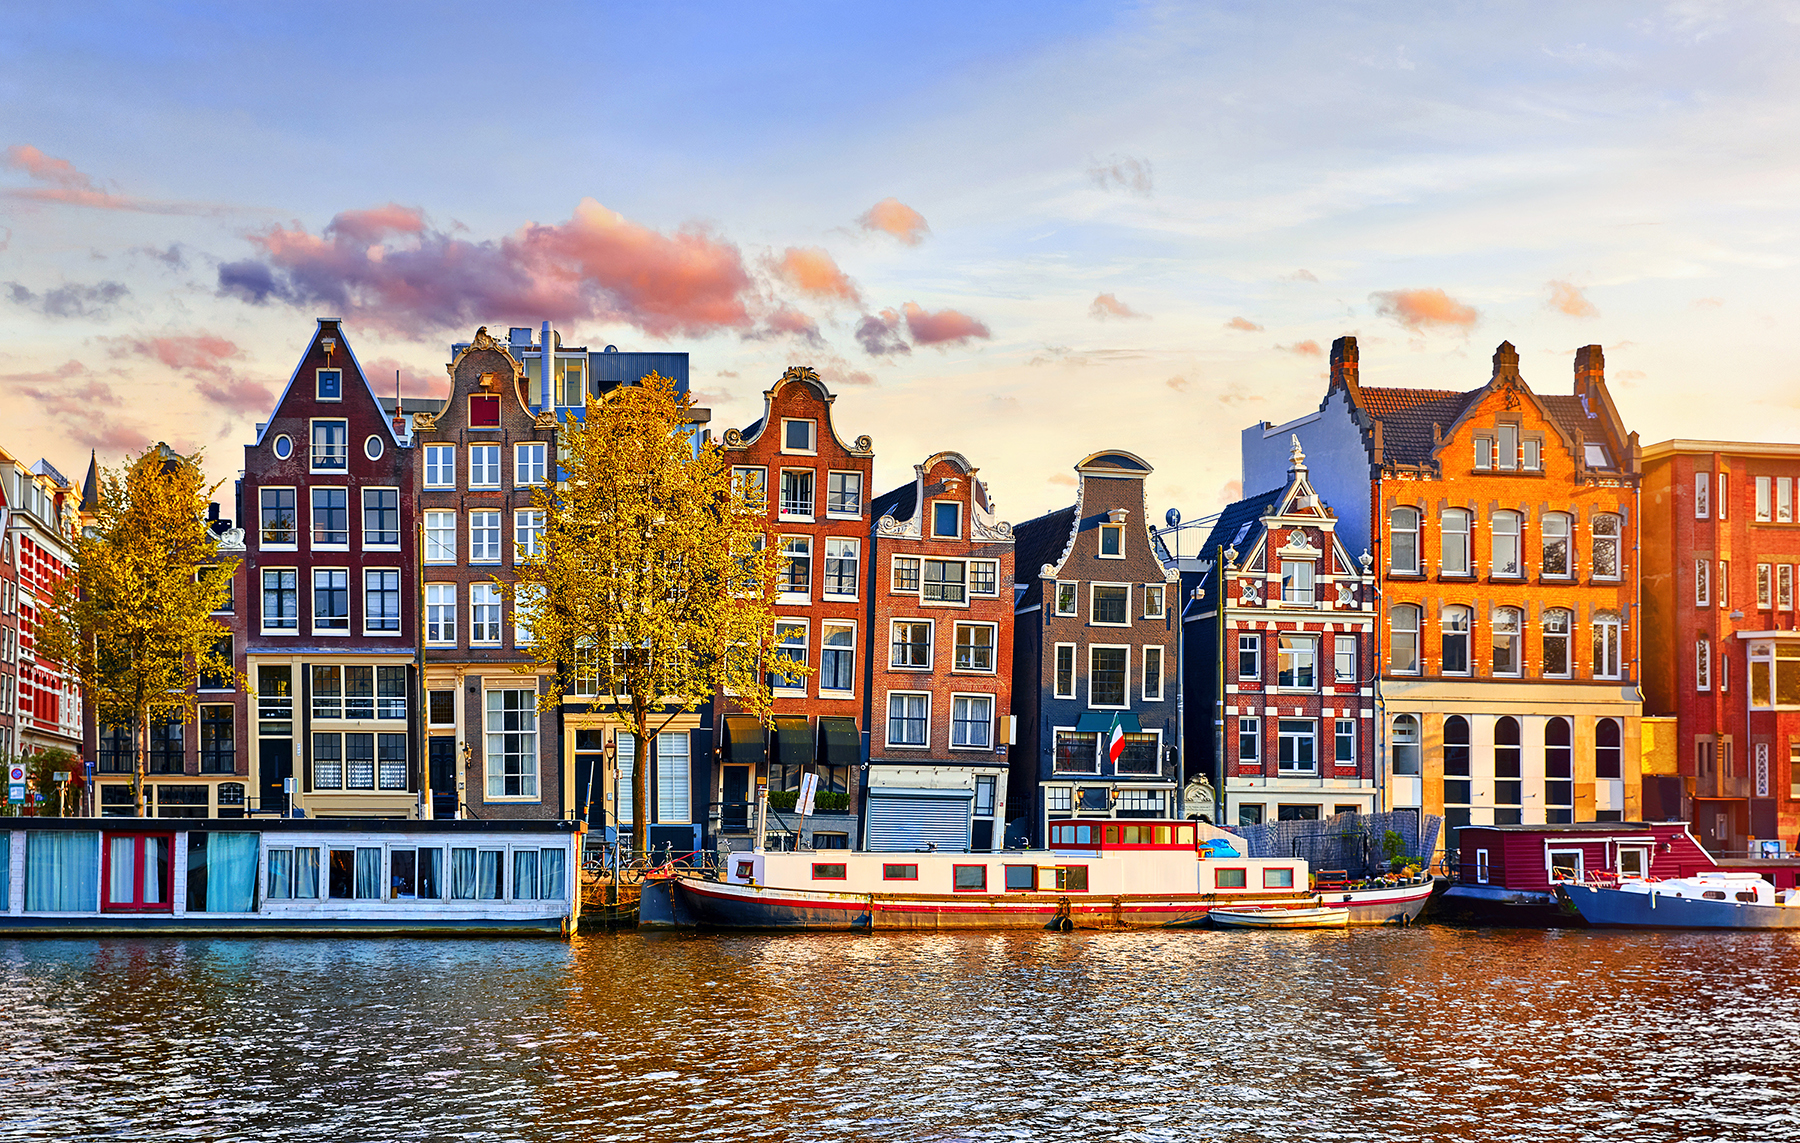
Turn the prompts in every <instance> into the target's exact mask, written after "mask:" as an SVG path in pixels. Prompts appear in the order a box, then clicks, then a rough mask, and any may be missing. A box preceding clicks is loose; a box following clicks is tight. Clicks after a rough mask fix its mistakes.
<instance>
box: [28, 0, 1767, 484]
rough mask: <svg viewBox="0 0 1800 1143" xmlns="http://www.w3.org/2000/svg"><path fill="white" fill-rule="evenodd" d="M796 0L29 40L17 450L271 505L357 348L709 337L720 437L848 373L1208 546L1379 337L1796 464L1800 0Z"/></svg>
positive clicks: (390, 8) (1011, 458) (75, 28)
mask: <svg viewBox="0 0 1800 1143" xmlns="http://www.w3.org/2000/svg"><path fill="white" fill-rule="evenodd" d="M770 9H771V6H747V5H731V6H725V5H720V6H686V7H677V6H641V5H633V6H616V7H605V6H596V5H580V6H574V5H571V6H561V7H558V6H546V7H537V8H527V7H525V6H518V7H517V8H515V9H512V10H508V11H506V12H505V14H503V15H497V14H496V13H497V11H498V10H497V9H495V8H493V7H491V6H475V5H443V6H437V7H428V6H424V5H401V4H393V5H356V6H335V7H334V6H328V5H306V6H286V7H284V6H278V5H271V6H267V10H259V9H256V8H254V7H246V6H216V7H205V6H194V5H188V6H177V5H169V6H165V7H163V8H150V7H148V6H145V7H141V8H140V7H123V6H121V7H98V6H85V5H76V4H70V5H61V6H57V7H56V8H55V9H54V10H53V11H51V10H44V11H23V12H15V13H14V14H13V16H12V17H11V26H10V29H9V30H10V34H9V36H8V37H7V40H6V42H5V43H4V44H0V154H3V155H4V158H5V162H4V163H3V164H0V243H4V245H3V246H0V331H4V334H5V341H6V344H7V345H8V347H9V349H10V350H11V353H10V360H9V361H8V362H7V363H5V364H4V365H0V408H3V409H5V410H6V412H7V423H8V428H7V430H6V432H5V435H4V437H0V443H3V444H5V445H6V447H8V448H10V449H13V450H15V451H20V452H31V453H33V454H34V455H35V454H36V453H37V452H40V451H41V452H42V453H43V454H44V455H47V456H48V457H49V458H50V459H51V460H52V461H53V462H54V463H56V464H57V465H58V466H60V467H62V468H63V469H64V470H65V471H79V469H80V468H81V466H82V464H84V463H85V459H86V458H85V457H84V456H82V455H81V454H83V453H85V452H86V451H87V450H88V448H89V447H98V448H99V449H100V450H101V453H102V457H103V459H109V458H110V459H117V458H118V457H119V456H120V455H122V453H123V452H124V451H125V450H126V449H128V448H130V447H132V446H133V445H134V444H136V443H138V442H141V441H143V440H152V439H168V440H169V441H170V442H171V443H174V444H177V445H179V446H181V447H184V448H185V447H196V446H199V447H204V448H206V449H207V451H208V456H209V467H210V468H211V469H212V470H213V472H214V475H215V476H218V477H229V476H230V475H231V474H233V473H234V472H235V471H236V469H237V467H238V466H239V464H240V458H241V455H242V454H241V453H240V452H238V449H239V448H241V446H242V444H243V443H244V442H245V440H247V439H248V438H249V434H250V432H251V427H252V425H253V424H254V422H255V421H256V420H258V419H260V417H261V416H262V415H263V414H264V413H266V408H265V407H262V406H264V405H266V397H267V395H269V394H272V393H274V392H278V391H279V389H280V386H281V384H282V382H283V381H285V379H286V371H287V370H289V369H291V367H292V363H293V361H294V359H295V356H296V354H297V352H298V350H299V348H300V347H301V345H302V344H303V342H304V340H305V339H306V337H307V336H308V334H309V332H310V329H311V325H312V318H313V317H315V316H325V315H329V316H341V317H344V318H345V319H346V320H347V321H348V322H349V325H348V332H349V336H350V338H351V340H352V342H353V344H354V345H355V346H356V348H357V351H358V354H359V356H360V357H361V359H362V360H363V361H364V363H365V364H366V365H369V366H370V369H371V372H374V371H375V370H376V368H377V367H379V368H381V369H384V370H386V371H387V372H386V377H387V378H390V379H391V377H392V370H393V369H395V368H399V369H401V370H402V372H403V373H404V375H405V377H406V382H407V387H408V389H409V391H420V392H424V391H428V390H429V389H430V388H431V387H433V386H436V385H438V384H440V383H441V378H442V377H443V369H442V363H443V361H444V359H445V347H446V345H447V344H448V342H449V341H450V340H452V339H453V338H466V336H467V335H468V334H469V333H470V332H471V331H472V329H473V328H474V326H475V325H477V324H487V325H491V326H495V327H500V328H504V327H505V326H506V325H508V324H514V323H524V322H529V323H530V324H533V325H535V324H536V323H537V321H539V320H542V318H543V317H551V318H554V319H555V320H556V323H557V325H558V327H559V328H560V329H561V330H562V331H563V334H564V338H565V341H569V342H586V343H588V344H592V345H599V344H605V343H609V342H610V343H614V344H618V345H620V346H621V347H627V348H633V347H664V346H666V347H672V348H679V349H686V350H688V351H690V352H691V354H692V355H693V357H692V360H693V376H694V382H695V386H696V388H697V389H699V390H700V391H701V392H702V393H704V394H705V395H706V396H707V398H708V400H709V401H710V402H711V404H712V405H713V407H714V409H715V422H714V423H715V425H718V426H721V427H722V426H724V425H730V424H740V425H741V424H747V423H748V422H750V421H751V420H753V419H755V418H756V416H757V415H758V414H759V412H760V403H761V397H760V394H761V391H762V390H763V389H764V388H766V387H767V385H768V384H769V383H770V382H771V381H773V380H774V379H775V378H776V377H777V376H779V373H780V370H781V369H782V368H783V367H784V366H785V365H787V364H789V363H797V362H811V363H813V364H815V365H817V366H818V367H819V368H820V370H821V372H822V373H823V374H824V375H825V376H826V378H827V380H828V381H829V382H830V383H831V384H832V385H833V387H834V389H836V391H838V392H839V394H840V398H839V400H838V402H837V405H836V411H837V416H838V419H839V427H840V431H842V432H843V433H844V434H845V435H847V436H854V435H857V434H860V433H864V432H867V433H870V434H871V435H873V436H874V437H875V440H876V446H877V456H878V482H880V483H882V484H883V486H886V485H887V484H889V483H897V482H898V481H900V480H901V479H904V478H905V477H906V476H908V475H909V474H910V469H911V465H912V464H913V463H915V462H916V461H919V460H922V459H924V457H925V456H927V455H929V454H930V453H932V452H934V451H937V450H939V449H943V448H955V449H959V450H962V451H963V452H965V453H966V454H967V455H968V456H969V457H970V458H971V460H973V461H974V463H976V464H977V465H978V466H980V467H981V468H982V470H983V475H984V476H985V477H986V478H987V479H988V480H989V482H990V485H991V486H992V488H993V491H994V493H995V495H996V498H997V500H998V501H999V504H1000V507H1001V509H1002V514H1003V515H1005V516H1007V517H1010V518H1012V519H1014V520H1022V519H1025V518H1028V517H1029V516H1031V515H1035V514H1036V513H1038V512H1041V511H1044V510H1046V509H1049V508H1051V507H1054V506H1056V505H1057V504H1058V503H1061V502H1065V501H1066V498H1067V497H1068V495H1069V483H1070V482H1069V469H1070V466H1071V465H1072V464H1073V463H1075V462H1076V461H1077V460H1079V459H1080V458H1081V457H1082V456H1084V455H1086V454H1087V453H1090V452H1093V451H1096V450H1098V449H1101V448H1114V447H1122V448H1128V449H1132V450H1134V451H1136V452H1139V453H1140V454H1142V455H1144V456H1145V457H1146V458H1147V459H1149V460H1150V461H1151V462H1152V463H1153V464H1154V465H1155V466H1156V467H1157V470H1158V472H1157V477H1156V479H1155V481H1154V482H1153V485H1152V497H1153V502H1154V503H1155V505H1156V506H1157V508H1158V513H1159V514H1160V509H1161V508H1162V507H1164V506H1169V505H1175V506H1179V507H1181V508H1182V510H1183V511H1184V512H1185V513H1186V514H1187V515H1189V516H1190V517H1192V516H1196V515H1200V514H1203V513H1205V512H1208V511H1211V510H1214V509H1216V507H1218V506H1219V504H1220V503H1221V502H1222V501H1223V500H1224V498H1226V497H1228V496H1229V495H1230V494H1231V493H1232V491H1233V489H1232V487H1231V482H1232V481H1233V480H1234V479H1235V477H1236V475H1237V467H1238V458H1237V434H1238V431H1239V430H1240V429H1242V428H1243V427H1244V426H1245V425H1247V424H1250V423H1254V422H1256V421H1260V420H1264V419H1267V420H1275V421H1281V420H1286V419H1289V418H1291V417H1293V416H1296V415H1299V414H1301V413H1303V412H1305V411H1307V410H1309V409H1311V408H1313V407H1315V406H1316V405H1317V403H1318V400H1319V397H1320V395H1321V394H1322V390H1323V384H1324V382H1323V376H1324V372H1325V360H1324V357H1323V355H1322V351H1323V350H1324V349H1327V348H1328V347H1329V345H1330V342H1331V340H1332V338H1334V337H1337V336H1340V335H1342V334H1347V333H1348V334H1355V335H1357V336H1358V337H1359V338H1360V339H1361V343H1362V362H1363V376H1364V380H1365V381H1366V382H1368V383H1373V384H1418V385H1432V386H1439V387H1449V388H1467V387H1472V386H1474V385H1477V384H1480V383H1481V382H1483V381H1484V380H1485V379H1486V378H1487V375H1488V372H1489V366H1488V361H1489V357H1490V355H1491V354H1492V352H1493V348H1494V346H1495V345H1496V344H1498V343H1499V342H1500V341H1501V340H1510V341H1512V342H1514V343H1515V344H1517V345H1518V347H1519V349H1520V353H1521V359H1522V365H1523V369H1524V372H1525V377H1526V379H1527V381H1528V382H1529V383H1531V384H1533V385H1534V386H1535V387H1537V388H1540V389H1545V390H1550V391H1567V387H1568V385H1569V384H1570V377H1571V373H1570V369H1571V357H1572V353H1573V351H1574V349H1575V348H1576V347H1577V346H1580V345H1584V344H1589V343H1599V344H1602V345H1604V346H1606V349H1607V363H1608V376H1609V380H1610V381H1611V383H1612V385H1613V388H1614V393H1615V396H1616V398H1617V399H1618V401H1619V404H1620V405H1621V408H1622V411H1623V412H1624V414H1625V416H1626V418H1627V420H1628V422H1629V423H1630V424H1631V425H1632V427H1634V428H1636V429H1637V430H1638V431H1639V432H1640V433H1641V434H1642V436H1643V439H1644V440H1645V441H1646V442H1650V441H1655V440H1660V439H1664V438H1667V437H1669V436H1674V435H1682V436H1713V437H1725V438H1757V439H1794V437H1795V434H1796V432H1800V395H1797V390H1796V386H1795V381H1796V366H1795V364H1794V359H1795V355H1794V353H1793V352H1792V351H1791V348H1790V345H1789V340H1790V339H1789V336H1788V333H1787V326H1788V324H1789V322H1788V320H1787V319H1788V315H1789V313H1790V311H1791V310H1792V308H1793V303H1794V301H1795V298H1796V293H1797V291H1796V287H1797V286H1800V281H1797V278H1796V269H1795V238H1796V231H1797V230H1800V207H1797V206H1796V204H1797V203H1800V194H1797V193H1796V191H1800V185H1797V184H1800V178H1797V175H1800V164H1797V162H1796V156H1795V154H1794V150H1795V146H1794V142H1793V141H1794V140H1795V139H1796V138H1797V137H1800V134H1797V132H1796V127H1800V123H1796V119H1797V118H1800V100H1797V99H1796V98H1795V96H1796V94H1797V93H1796V91H1795V88H1796V86H1797V84H1800V81H1797V79H1796V71H1795V68H1794V67H1793V64H1794V61H1795V59H1796V49H1797V48H1800V35H1797V32H1800V8H1797V7H1796V6H1795V5H1792V4H1774V3H1759V4H1705V3H1680V4H1667V5H1660V6H1659V5H1650V4H1617V5H1604V4H1596V5H1581V6H1573V5H1556V4H1544V5H1529V4H1514V5H1503V6H1501V5H1487V4H1463V5H1457V4H1440V5H1435V6H1432V7H1431V8H1430V9H1429V10H1421V9H1420V8H1419V7H1418V6H1400V5H1383V4H1356V5H1350V4H1331V5H1313V6H1308V5H1300V4H1292V5H1269V4H1238V5H1231V4H1217V5H1204V6H1167V7H1164V6H1158V5H1142V6H1115V7H1104V8H1103V7H1083V6H1051V5H1038V4H1034V5H997V4H990V5H969V4H962V5H954V6H952V5H918V4H915V5H909V6H907V7H905V8H904V9H880V10H877V9H873V8H869V7H867V6H851V5H825V4H820V5H812V6H792V5H790V6H783V7H782V8H780V9H779V10H770ZM9 148H10V150H9ZM588 200H591V202H589V201H588ZM886 200H894V202H895V205H896V206H898V207H900V208H901V209H904V210H909V211H910V212H912V214H910V215H906V216H899V215H894V214H892V212H891V211H890V214H889V215H885V216H882V217H883V218H888V219H889V220H890V225H889V226H888V228H887V229H883V228H882V227H880V226H876V225H871V224H870V222H869V221H867V220H868V219H869V218H870V215H869V212H870V211H871V208H873V207H875V206H876V204H877V203H881V202H884V201H886ZM584 202H585V203H587V205H583V204H584ZM901 204H903V206H902V205H901ZM358 212H362V213H358ZM914 216H916V217H917V218H920V219H922V220H923V225H922V226H914V227H912V228H910V229H909V228H907V227H906V226H905V225H901V224H896V223H893V222H892V221H891V220H892V219H893V218H899V217H914ZM334 220H337V221H336V224H335V226H334ZM859 220H862V221H859ZM794 252H798V253H797V254H795V253H794ZM222 267H223V268H227V270H226V273H225V275H224V276H223V277H222V276H221V268H222ZM247 267H248V268H250V269H253V270H255V271H256V272H257V273H259V274H262V275H264V277H262V278H258V279H256V280H257V281H262V282H265V283H266V284H267V287H268V288H267V289H262V288H260V287H259V288H255V289H252V288H247V287H245V286H244V285H243V282H244V281H245V280H246V279H245V278H244V277H243V274H244V273H245V272H246V268H247ZM231 268H236V269H235V270H233V269H231ZM909 306H910V307H911V308H910V309H909V308H908V307H909ZM550 308H555V309H557V310H558V312H556V313H545V312H541V311H542V310H545V309H550ZM340 311H341V312H340ZM909 315H910V316H909ZM871 321H873V322H874V323H875V325H874V326H873V327H871V326H869V325H868V323H869V322H871ZM859 330H861V331H863V332H864V334H865V336H864V337H862V338H859V337H858V336H857V335H858V332H859ZM871 331H873V332H871ZM877 335H878V336H877ZM870 346H874V347H875V348H877V349H879V350H882V352H876V353H871V352H869V347H870ZM376 363H379V366H377V364H376ZM1722 393H1729V394H1730V395H1731V397H1732V398H1733V399H1732V400H1718V399H1716V397H1715V398H1714V399H1711V400H1702V401H1694V400H1693V399H1692V398H1693V397H1694V396H1695V395H1699V394H1705V395H1709V396H1710V395H1714V394H1722ZM28 445H29V447H28Z"/></svg>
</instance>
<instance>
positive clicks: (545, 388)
mask: <svg viewBox="0 0 1800 1143" xmlns="http://www.w3.org/2000/svg"><path fill="white" fill-rule="evenodd" d="M555 368H556V347H555V346H554V345H552V344H550V323H549V322H548V321H546V322H544V347H543V349H542V350H540V351H539V353H538V380H539V381H540V382H542V384H540V385H539V386H538V388H539V390H540V391H541V392H542V393H543V404H541V405H539V406H538V410H539V411H540V412H544V413H548V412H552V411H554V410H555V408H556V406H555V405H553V404H551V402H550V374H551V372H552V371H553V370H555Z"/></svg>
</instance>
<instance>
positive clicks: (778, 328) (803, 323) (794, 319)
mask: <svg viewBox="0 0 1800 1143" xmlns="http://www.w3.org/2000/svg"><path fill="white" fill-rule="evenodd" d="M782 334H791V335H793V336H794V337H797V338H799V339H800V340H802V341H804V342H807V343H808V344H811V345H824V344H825V339H824V338H823V337H820V336H819V323H818V322H816V321H814V320H813V319H811V318H809V317H807V316H806V315H805V314H803V313H801V312H800V311H799V310H797V309H794V308H793V307H792V306H781V307H780V308H778V309H776V310H775V311H774V312H773V313H770V314H769V315H768V316H767V317H765V318H764V319H763V324H762V326H761V327H760V328H758V329H757V330H756V331H754V332H753V333H750V334H746V335H745V336H747V337H753V338H762V337H776V336H780V335H782Z"/></svg>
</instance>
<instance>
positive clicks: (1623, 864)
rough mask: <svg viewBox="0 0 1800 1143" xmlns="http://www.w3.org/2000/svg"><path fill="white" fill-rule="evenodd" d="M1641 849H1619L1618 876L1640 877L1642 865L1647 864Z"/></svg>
mask: <svg viewBox="0 0 1800 1143" xmlns="http://www.w3.org/2000/svg"><path fill="white" fill-rule="evenodd" d="M1644 858H1645V854H1644V851H1643V850H1641V849H1621V850H1620V851H1619V876H1621V877H1642V876H1643V875H1644V867H1645V866H1647V865H1648V864H1649V862H1648V861H1646V860H1645V859H1644Z"/></svg>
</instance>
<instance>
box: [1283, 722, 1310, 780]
mask: <svg viewBox="0 0 1800 1143" xmlns="http://www.w3.org/2000/svg"><path fill="white" fill-rule="evenodd" d="M1293 725H1304V726H1305V727H1306V728H1307V730H1306V733H1305V734H1304V735H1302V734H1298V733H1295V734H1289V733H1288V731H1287V729H1286V728H1287V727H1289V726H1293ZM1289 741H1293V742H1296V743H1298V742H1301V741H1310V742H1311V743H1312V765H1310V766H1306V767H1301V766H1289V765H1284V764H1283V763H1282V761H1281V748H1282V746H1283V744H1285V743H1287V742H1289ZM1295 752H1296V753H1298V749H1296V751H1295ZM1320 762H1321V759H1320V758H1319V720H1318V719H1316V718H1304V717H1302V718H1277V719H1276V720H1275V774H1276V776H1277V777H1281V776H1287V777H1307V776H1316V775H1317V774H1318V773H1319V764H1320Z"/></svg>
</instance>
